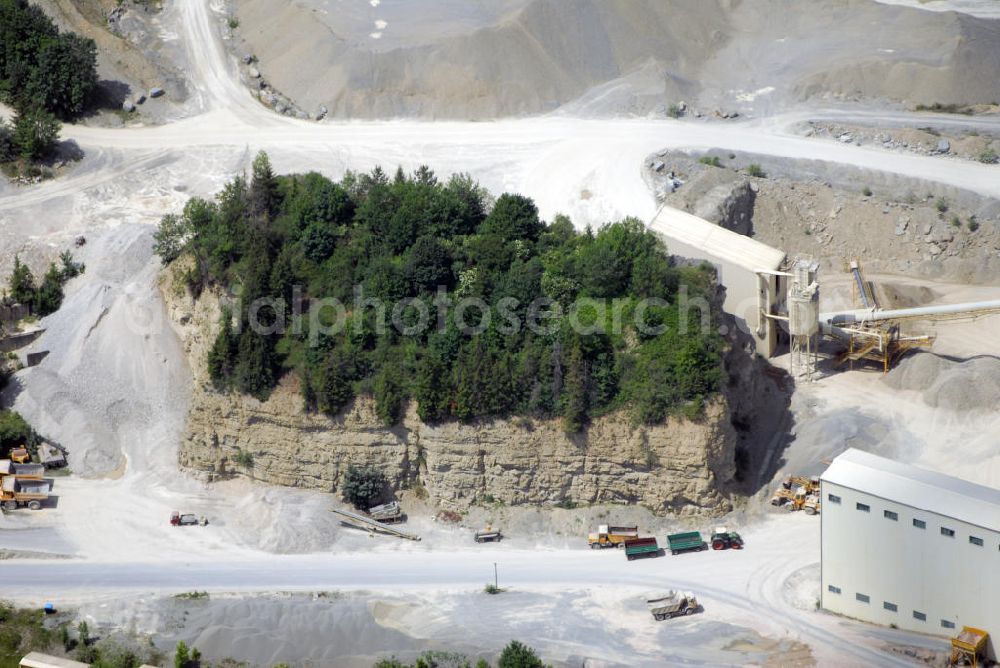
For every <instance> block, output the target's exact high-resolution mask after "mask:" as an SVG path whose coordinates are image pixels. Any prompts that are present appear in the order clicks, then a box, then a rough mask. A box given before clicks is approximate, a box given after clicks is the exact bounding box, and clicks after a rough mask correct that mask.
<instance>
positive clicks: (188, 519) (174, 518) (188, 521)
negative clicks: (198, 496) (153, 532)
mask: <svg viewBox="0 0 1000 668" xmlns="http://www.w3.org/2000/svg"><path fill="white" fill-rule="evenodd" d="M196 525H198V526H207V525H208V520H207V519H205V518H204V517H201V518H199V517H198V516H197V515H194V514H191V513H185V514H181V513H179V512H177V511H176V510H175V511H174V512H172V513H170V526H175V527H190V526H196Z"/></svg>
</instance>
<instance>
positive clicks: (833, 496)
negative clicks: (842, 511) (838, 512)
mask: <svg viewBox="0 0 1000 668" xmlns="http://www.w3.org/2000/svg"><path fill="white" fill-rule="evenodd" d="M826 498H827V499H828V500H829V501H830V503H836V504H837V505H840V497H839V496H837V495H836V494H827V495H826Z"/></svg>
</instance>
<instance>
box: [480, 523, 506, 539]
mask: <svg viewBox="0 0 1000 668" xmlns="http://www.w3.org/2000/svg"><path fill="white" fill-rule="evenodd" d="M475 538H476V542H477V543H499V542H500V541H501V540H502V539H503V534H502V533H500V530H499V529H494V528H493V527H491V526H487V527H486V528H485V529H483V530H482V531H477V532H476V536H475Z"/></svg>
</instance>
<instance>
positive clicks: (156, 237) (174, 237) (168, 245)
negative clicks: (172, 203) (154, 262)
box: [153, 213, 191, 265]
mask: <svg viewBox="0 0 1000 668" xmlns="http://www.w3.org/2000/svg"><path fill="white" fill-rule="evenodd" d="M190 235H191V229H190V225H189V221H188V219H187V217H186V216H178V215H177V214H173V213H168V214H167V215H165V216H164V217H163V218H162V219H161V220H160V224H159V225H158V226H157V228H156V232H153V252H154V253H156V254H157V255H159V256H160V261H161V262H162V263H163V264H164V265H168V264H170V263H171V262H173V261H174V260H176V259H177V258H178V257H180V255H181V253H182V252H183V251H184V246H185V244H186V243H187V241H188V238H189V237H190Z"/></svg>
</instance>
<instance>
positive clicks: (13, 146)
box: [0, 118, 18, 163]
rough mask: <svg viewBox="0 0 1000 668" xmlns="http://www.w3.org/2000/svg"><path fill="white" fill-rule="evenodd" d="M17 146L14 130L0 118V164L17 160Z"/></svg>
mask: <svg viewBox="0 0 1000 668" xmlns="http://www.w3.org/2000/svg"><path fill="white" fill-rule="evenodd" d="M17 154H18V146H17V139H16V137H15V136H14V128H12V127H11V126H10V124H9V123H7V121H5V120H4V119H2V118H0V163H3V162H13V161H14V160H17Z"/></svg>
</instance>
